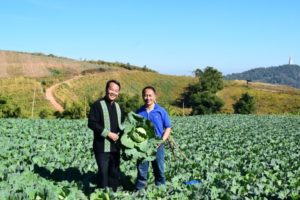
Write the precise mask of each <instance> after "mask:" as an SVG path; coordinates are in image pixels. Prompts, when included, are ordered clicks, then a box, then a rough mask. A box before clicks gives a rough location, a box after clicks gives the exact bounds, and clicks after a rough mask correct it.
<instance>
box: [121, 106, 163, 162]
mask: <svg viewBox="0 0 300 200" xmlns="http://www.w3.org/2000/svg"><path fill="white" fill-rule="evenodd" d="M124 126H125V129H124V133H123V135H122V137H121V144H122V146H123V152H124V154H123V158H124V159H126V160H132V159H133V160H137V159H140V160H147V161H152V160H154V159H155V153H156V149H157V146H158V144H159V143H160V142H161V140H160V139H158V138H156V137H155V132H154V127H153V124H152V123H151V122H150V121H149V120H147V119H145V118H144V117H143V116H141V115H138V114H135V113H134V112H130V113H129V114H128V118H127V120H126V121H125V123H124Z"/></svg>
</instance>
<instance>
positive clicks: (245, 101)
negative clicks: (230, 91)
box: [233, 93, 256, 114]
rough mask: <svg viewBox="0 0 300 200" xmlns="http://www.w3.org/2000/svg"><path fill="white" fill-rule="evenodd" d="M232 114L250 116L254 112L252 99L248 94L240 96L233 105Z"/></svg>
mask: <svg viewBox="0 0 300 200" xmlns="http://www.w3.org/2000/svg"><path fill="white" fill-rule="evenodd" d="M233 109H234V113H237V114H251V113H254V112H255V109H256V108H255V100H254V97H252V96H250V95H249V94H248V93H244V94H242V96H241V98H240V99H239V100H238V101H237V102H236V103H235V104H233Z"/></svg>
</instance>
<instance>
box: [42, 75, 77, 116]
mask: <svg viewBox="0 0 300 200" xmlns="http://www.w3.org/2000/svg"><path fill="white" fill-rule="evenodd" d="M81 77H82V75H79V76H74V77H73V78H71V79H68V80H65V81H63V82H60V83H56V84H54V85H52V86H51V87H49V88H47V89H46V94H45V95H46V99H47V100H48V101H50V103H51V104H52V106H53V107H54V108H55V110H57V111H59V112H63V111H64V108H63V107H62V105H60V104H59V103H58V101H56V99H55V97H54V94H53V93H54V90H55V88H56V87H57V86H59V85H61V84H63V83H66V84H69V83H70V82H71V81H73V80H76V79H79V78H81Z"/></svg>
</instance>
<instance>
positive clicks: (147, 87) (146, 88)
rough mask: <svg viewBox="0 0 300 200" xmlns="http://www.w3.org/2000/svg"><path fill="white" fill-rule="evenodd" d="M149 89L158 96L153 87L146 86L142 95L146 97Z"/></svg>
mask: <svg viewBox="0 0 300 200" xmlns="http://www.w3.org/2000/svg"><path fill="white" fill-rule="evenodd" d="M148 89H150V90H152V91H153V92H154V94H156V90H155V88H154V87H152V86H146V87H144V89H143V91H142V95H144V94H145V91H146V90H148Z"/></svg>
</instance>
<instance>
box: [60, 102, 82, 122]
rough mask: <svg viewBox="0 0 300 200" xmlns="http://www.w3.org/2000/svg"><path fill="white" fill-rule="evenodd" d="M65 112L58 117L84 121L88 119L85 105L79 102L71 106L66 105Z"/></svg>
mask: <svg viewBox="0 0 300 200" xmlns="http://www.w3.org/2000/svg"><path fill="white" fill-rule="evenodd" d="M64 107H65V110H64V111H63V112H62V113H61V115H60V116H59V115H57V116H58V117H61V118H65V119H82V118H85V117H86V110H85V107H84V105H83V104H81V103H79V102H73V103H72V104H71V105H69V104H66V105H65V106H64Z"/></svg>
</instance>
